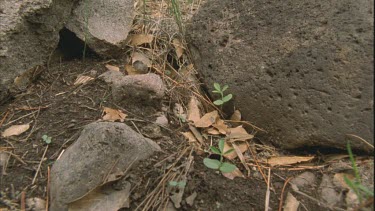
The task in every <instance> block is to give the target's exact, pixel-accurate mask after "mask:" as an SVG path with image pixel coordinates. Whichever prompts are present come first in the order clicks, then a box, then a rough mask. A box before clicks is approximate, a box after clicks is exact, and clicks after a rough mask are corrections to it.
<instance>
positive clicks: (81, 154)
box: [50, 122, 160, 211]
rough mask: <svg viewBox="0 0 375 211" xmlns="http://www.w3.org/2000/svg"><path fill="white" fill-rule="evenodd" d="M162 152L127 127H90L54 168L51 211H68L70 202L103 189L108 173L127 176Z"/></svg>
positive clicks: (97, 124)
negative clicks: (140, 162) (138, 163)
mask: <svg viewBox="0 0 375 211" xmlns="http://www.w3.org/2000/svg"><path fill="white" fill-rule="evenodd" d="M158 150H160V148H159V146H158V145H157V144H156V143H154V142H153V141H151V140H150V139H148V138H144V137H143V136H142V135H140V134H138V133H136V132H134V131H133V130H132V129H131V128H130V127H128V126H127V125H125V124H123V123H113V122H97V123H91V124H89V125H87V126H86V127H85V128H84V130H83V131H82V133H81V135H80V137H79V138H78V140H77V141H76V142H75V143H74V144H73V145H72V146H70V147H69V148H68V149H67V150H66V151H65V153H64V154H63V155H62V156H61V157H60V159H59V160H57V161H56V162H55V164H54V165H53V167H52V170H51V192H50V193H51V208H50V210H57V211H59V210H67V203H68V202H72V201H73V200H76V199H78V198H80V197H82V196H83V195H85V194H86V193H87V192H89V191H90V190H92V189H93V188H95V187H97V186H98V185H100V184H101V183H102V182H103V178H105V177H106V176H107V175H108V173H114V172H119V173H120V172H124V171H125V170H126V169H127V168H128V167H129V165H130V164H131V163H132V162H134V161H139V160H142V159H146V158H148V157H149V156H150V155H152V153H153V152H155V151H158ZM114 163H116V165H115V166H113V164H114ZM133 166H134V164H133Z"/></svg>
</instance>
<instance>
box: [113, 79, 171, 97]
mask: <svg viewBox="0 0 375 211" xmlns="http://www.w3.org/2000/svg"><path fill="white" fill-rule="evenodd" d="M164 92H165V85H164V83H163V81H162V80H161V78H160V77H159V76H158V75H156V74H154V73H148V74H142V75H127V76H124V77H122V78H121V80H116V81H114V82H113V85H112V96H113V98H114V100H115V101H117V102H121V101H124V102H129V100H132V101H134V102H142V103H152V102H155V101H160V100H161V99H162V98H163V97H164V94H165V93H164Z"/></svg>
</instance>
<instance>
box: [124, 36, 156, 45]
mask: <svg viewBox="0 0 375 211" xmlns="http://www.w3.org/2000/svg"><path fill="white" fill-rule="evenodd" d="M129 39H130V43H129V44H130V45H131V46H138V45H142V44H145V43H151V42H152V40H153V39H154V36H153V35H151V34H134V35H130V36H129Z"/></svg>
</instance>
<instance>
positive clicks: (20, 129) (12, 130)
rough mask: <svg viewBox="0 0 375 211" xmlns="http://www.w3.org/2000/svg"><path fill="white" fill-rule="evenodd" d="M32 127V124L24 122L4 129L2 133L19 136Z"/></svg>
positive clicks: (7, 135)
mask: <svg viewBox="0 0 375 211" xmlns="http://www.w3.org/2000/svg"><path fill="white" fill-rule="evenodd" d="M29 128H30V124H23V125H13V126H10V127H9V128H7V129H6V130H4V132H3V133H2V134H1V135H2V136H3V137H9V136H18V135H20V134H22V133H24V132H26V131H27V130H28V129H29Z"/></svg>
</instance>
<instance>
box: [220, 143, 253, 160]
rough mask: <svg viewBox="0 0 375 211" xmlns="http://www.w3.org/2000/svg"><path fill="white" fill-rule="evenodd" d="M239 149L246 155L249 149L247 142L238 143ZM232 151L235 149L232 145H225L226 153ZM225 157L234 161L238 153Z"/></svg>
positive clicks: (234, 152)
mask: <svg viewBox="0 0 375 211" xmlns="http://www.w3.org/2000/svg"><path fill="white" fill-rule="evenodd" d="M237 147H238V148H239V149H240V151H241V153H244V152H245V151H246V150H247V149H248V145H247V144H246V143H245V142H239V143H237ZM230 149H233V147H232V146H231V145H230V144H228V143H227V142H225V143H224V152H226V151H228V150H230ZM224 157H225V158H227V159H229V160H233V159H234V158H236V157H237V153H236V151H233V152H231V153H228V154H226V155H224Z"/></svg>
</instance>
